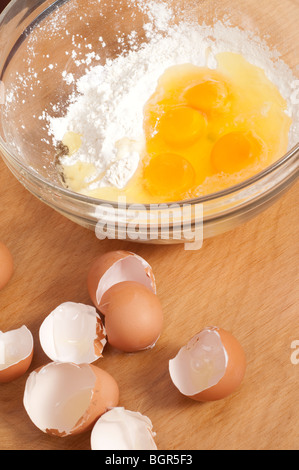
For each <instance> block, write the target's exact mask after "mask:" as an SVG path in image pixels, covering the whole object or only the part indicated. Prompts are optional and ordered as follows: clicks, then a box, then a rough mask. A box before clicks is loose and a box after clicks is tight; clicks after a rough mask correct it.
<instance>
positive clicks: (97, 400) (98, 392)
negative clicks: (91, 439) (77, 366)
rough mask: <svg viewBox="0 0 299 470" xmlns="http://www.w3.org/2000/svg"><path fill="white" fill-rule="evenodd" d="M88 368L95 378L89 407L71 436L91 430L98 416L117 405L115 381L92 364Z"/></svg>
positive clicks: (117, 393)
mask: <svg viewBox="0 0 299 470" xmlns="http://www.w3.org/2000/svg"><path fill="white" fill-rule="evenodd" d="M89 367H90V368H91V369H92V371H93V373H94V374H95V376H96V384H95V387H94V392H93V396H92V400H91V402H90V406H89V408H88V410H87V412H86V413H85V415H84V416H83V417H82V418H81V419H80V421H79V422H78V423H77V425H76V426H75V428H74V429H73V431H72V435H75V434H80V433H82V432H83V431H84V432H85V431H88V430H89V429H91V428H92V426H93V425H94V424H95V422H96V421H97V420H98V419H99V417H100V416H102V415H103V414H104V413H105V412H106V411H108V410H109V409H111V408H114V407H116V406H117V405H118V403H119V388H118V385H117V382H116V381H115V379H114V378H113V377H112V376H111V375H110V374H109V373H108V372H106V371H105V370H103V369H100V368H99V367H97V366H94V365H93V364H90V365H89Z"/></svg>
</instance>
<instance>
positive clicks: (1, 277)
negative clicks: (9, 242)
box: [0, 242, 14, 290]
mask: <svg viewBox="0 0 299 470" xmlns="http://www.w3.org/2000/svg"><path fill="white" fill-rule="evenodd" d="M13 271H14V262H13V258H12V255H11V253H10V251H9V249H8V248H7V246H6V245H4V244H3V243H2V242H0V290H1V289H3V288H4V287H5V286H6V285H7V284H8V282H9V281H10V279H11V277H12V275H13Z"/></svg>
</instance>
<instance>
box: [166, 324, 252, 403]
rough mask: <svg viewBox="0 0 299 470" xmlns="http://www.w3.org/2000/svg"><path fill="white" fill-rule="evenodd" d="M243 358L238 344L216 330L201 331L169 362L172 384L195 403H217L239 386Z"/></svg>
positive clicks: (233, 338)
mask: <svg viewBox="0 0 299 470" xmlns="http://www.w3.org/2000/svg"><path fill="white" fill-rule="evenodd" d="M245 371H246V357H245V353H244V350H243V348H242V346H241V345H240V343H239V341H238V340H237V339H236V338H235V337H234V336H233V335H232V334H231V333H229V332H228V331H225V330H223V329H221V328H217V327H208V328H204V329H203V330H201V331H200V332H199V333H197V334H196V335H195V336H194V337H193V338H191V339H190V341H188V343H187V344H186V345H185V346H183V347H182V348H181V349H180V350H179V352H178V354H177V355H176V357H175V358H174V359H171V360H170V361H169V373H170V377H171V380H172V382H173V384H174V385H175V386H176V387H177V389H178V390H179V391H180V392H181V393H182V394H183V395H185V396H187V397H189V398H191V399H193V400H196V401H202V402H206V401H216V400H221V399H223V398H226V397H227V396H229V395H231V394H232V393H233V392H234V391H235V390H236V389H237V388H238V387H239V385H240V384H241V382H242V380H243V378H244V375H245Z"/></svg>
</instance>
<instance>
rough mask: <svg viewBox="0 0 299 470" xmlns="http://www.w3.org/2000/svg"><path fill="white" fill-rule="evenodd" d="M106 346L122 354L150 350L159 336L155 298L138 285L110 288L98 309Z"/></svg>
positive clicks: (160, 314) (159, 318) (158, 308)
mask: <svg viewBox="0 0 299 470" xmlns="http://www.w3.org/2000/svg"><path fill="white" fill-rule="evenodd" d="M99 310H100V312H101V313H102V314H103V315H105V328H106V333H107V337H108V343H109V344H111V345H112V346H114V347H115V348H117V349H119V350H121V351H124V352H136V351H141V350H144V349H148V348H151V347H153V346H154V345H155V343H156V342H157V340H158V339H159V336H160V335H161V331H162V326H163V312H162V306H161V303H160V301H159V298H158V297H157V295H155V294H154V293H153V292H151V291H150V290H149V289H147V288H146V287H145V286H143V285H142V284H139V283H138V282H132V281H125V282H120V283H118V284H115V285H114V286H112V287H111V288H110V289H109V290H108V291H107V292H105V294H104V295H103V297H102V300H101V304H100V306H99Z"/></svg>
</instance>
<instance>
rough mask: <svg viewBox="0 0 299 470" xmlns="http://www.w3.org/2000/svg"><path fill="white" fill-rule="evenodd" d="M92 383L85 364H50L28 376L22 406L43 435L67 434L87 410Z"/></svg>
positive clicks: (93, 381) (92, 375)
mask: <svg viewBox="0 0 299 470" xmlns="http://www.w3.org/2000/svg"><path fill="white" fill-rule="evenodd" d="M95 383H96V377H95V374H94V373H93V371H92V369H91V368H90V367H89V366H88V364H83V365H80V366H79V365H76V364H67V363H56V362H52V363H50V364H48V365H46V366H44V367H43V368H42V369H40V370H39V371H38V372H36V371H34V372H32V373H31V374H30V376H29V377H28V379H27V382H26V387H25V393H24V407H25V409H26V411H27V413H28V415H29V417H30V419H31V420H32V422H33V423H34V424H35V425H36V426H37V427H38V428H39V429H41V430H42V431H43V432H47V430H55V431H57V433H61V434H64V433H66V434H70V433H71V431H72V430H73V429H74V428H75V426H76V424H77V423H78V421H79V420H80V419H81V418H82V417H83V416H84V414H85V412H86V411H87V410H88V408H89V405H90V402H91V399H92V395H93V389H94V387H95Z"/></svg>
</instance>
